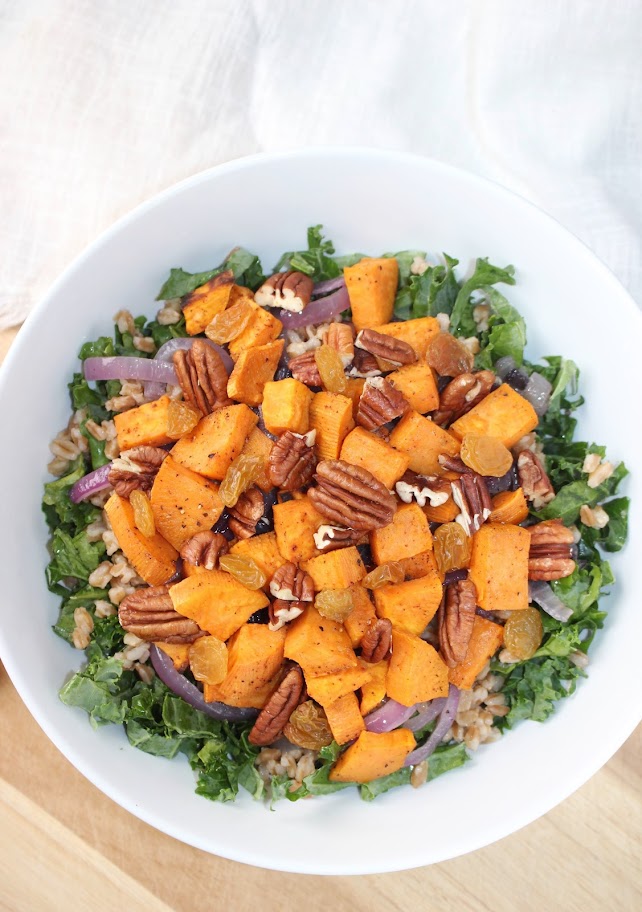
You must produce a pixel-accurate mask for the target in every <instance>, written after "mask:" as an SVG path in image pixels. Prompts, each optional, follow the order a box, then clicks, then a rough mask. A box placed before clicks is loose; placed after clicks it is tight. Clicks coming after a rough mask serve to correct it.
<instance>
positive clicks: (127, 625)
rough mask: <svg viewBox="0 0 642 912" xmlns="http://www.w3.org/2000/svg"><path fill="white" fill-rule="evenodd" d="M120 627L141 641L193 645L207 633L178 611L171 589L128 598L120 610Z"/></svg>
mask: <svg viewBox="0 0 642 912" xmlns="http://www.w3.org/2000/svg"><path fill="white" fill-rule="evenodd" d="M118 620H119V621H120V626H121V627H122V628H123V629H124V630H126V631H127V632H128V633H133V634H135V635H136V636H137V637H139V638H140V639H141V640H147V641H148V642H150V641H152V640H161V641H162V642H163V643H193V642H194V640H197V639H198V638H199V637H201V636H203V635H204V631H203V630H201V628H200V627H199V626H198V624H197V623H196V621H193V620H192V619H191V618H187V617H183V615H182V614H179V613H178V611H175V610H174V605H173V604H172V599H171V597H170V594H169V589H168V588H167V586H147V587H146V588H144V589H137V590H136V592H132V594H131V595H128V596H126V597H125V598H124V599H123V600H122V602H121V603H120V605H119V608H118Z"/></svg>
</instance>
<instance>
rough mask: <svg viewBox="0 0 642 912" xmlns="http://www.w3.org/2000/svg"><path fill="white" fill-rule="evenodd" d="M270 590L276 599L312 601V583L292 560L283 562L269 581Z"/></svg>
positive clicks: (307, 575) (308, 575) (310, 578)
mask: <svg viewBox="0 0 642 912" xmlns="http://www.w3.org/2000/svg"><path fill="white" fill-rule="evenodd" d="M270 592H271V593H272V595H273V596H274V598H276V599H282V600H285V601H292V602H313V601H314V583H313V581H312V577H311V576H310V574H309V573H306V572H305V570H300V569H299V568H298V567H297V565H296V564H294V563H292V561H288V562H287V564H283V566H282V567H279V569H278V570H277V571H276V572H275V574H274V576H273V577H272V580H271V582H270Z"/></svg>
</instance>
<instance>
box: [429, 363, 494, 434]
mask: <svg viewBox="0 0 642 912" xmlns="http://www.w3.org/2000/svg"><path fill="white" fill-rule="evenodd" d="M494 383H495V374H494V373H493V372H492V371H489V370H482V371H476V372H475V373H472V374H468V373H467V374H460V375H459V376H458V377H455V379H454V380H451V381H450V383H449V384H448V386H447V387H446V388H445V389H444V390H443V391H442V393H441V396H440V397H439V408H438V409H437V411H436V412H434V413H433V416H432V417H433V421H434V422H435V424H438V425H440V426H441V427H445V426H446V425H449V424H451V423H452V422H453V421H456V420H457V418H461V416H462V415H465V414H466V412H469V411H470V410H471V409H472V408H473V406H475V405H477V404H478V403H479V402H481V401H482V399H485V398H486V396H487V395H488V394H489V393H490V391H491V390H492V388H493V384H494Z"/></svg>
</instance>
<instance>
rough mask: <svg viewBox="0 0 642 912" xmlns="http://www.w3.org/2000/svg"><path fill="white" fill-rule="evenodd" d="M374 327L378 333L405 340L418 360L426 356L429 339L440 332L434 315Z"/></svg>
mask: <svg viewBox="0 0 642 912" xmlns="http://www.w3.org/2000/svg"><path fill="white" fill-rule="evenodd" d="M374 328H375V329H376V330H377V332H378V333H383V335H385V336H393V337H394V338H395V339H401V341H402V342H406V343H407V344H408V345H409V346H410V347H411V348H414V350H415V351H416V353H417V357H418V358H419V361H420V362H421V361H423V360H424V359H425V357H426V352H427V350H428V345H429V343H430V340H431V339H433V338H434V336H437V335H438V334H439V333H440V332H441V329H440V326H439V323H438V321H437V320H436V319H435V318H434V317H419V318H417V319H414V320H403V321H401V322H399V323H387V324H386V325H385V326H375V327H374Z"/></svg>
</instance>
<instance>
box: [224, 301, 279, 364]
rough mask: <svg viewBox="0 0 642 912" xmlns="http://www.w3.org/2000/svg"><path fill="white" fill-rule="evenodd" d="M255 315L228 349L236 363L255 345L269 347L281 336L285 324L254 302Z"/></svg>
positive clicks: (251, 303) (253, 314)
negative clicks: (270, 343)
mask: <svg viewBox="0 0 642 912" xmlns="http://www.w3.org/2000/svg"><path fill="white" fill-rule="evenodd" d="M250 305H251V307H252V310H253V313H252V316H251V318H250V321H249V323H248V324H247V326H246V327H245V329H244V330H243V332H242V333H240V334H239V335H238V336H237V337H236V338H235V339H232V341H231V342H230V343H229V345H228V348H229V350H230V355H231V356H232V359H233V360H234V361H236V359H237V358H238V357H239V355H240V354H241V353H242V352H244V351H247V350H248V349H250V348H253V347H254V346H255V345H267V343H268V342H272V341H273V340H274V339H276V338H277V336H278V335H279V334H280V332H281V330H282V329H283V324H282V323H281V321H280V320H277V318H276V317H275V316H274V315H273V314H271V313H270V312H269V310H265V309H264V308H263V307H259V305H258V304H255V303H254V301H250Z"/></svg>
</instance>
